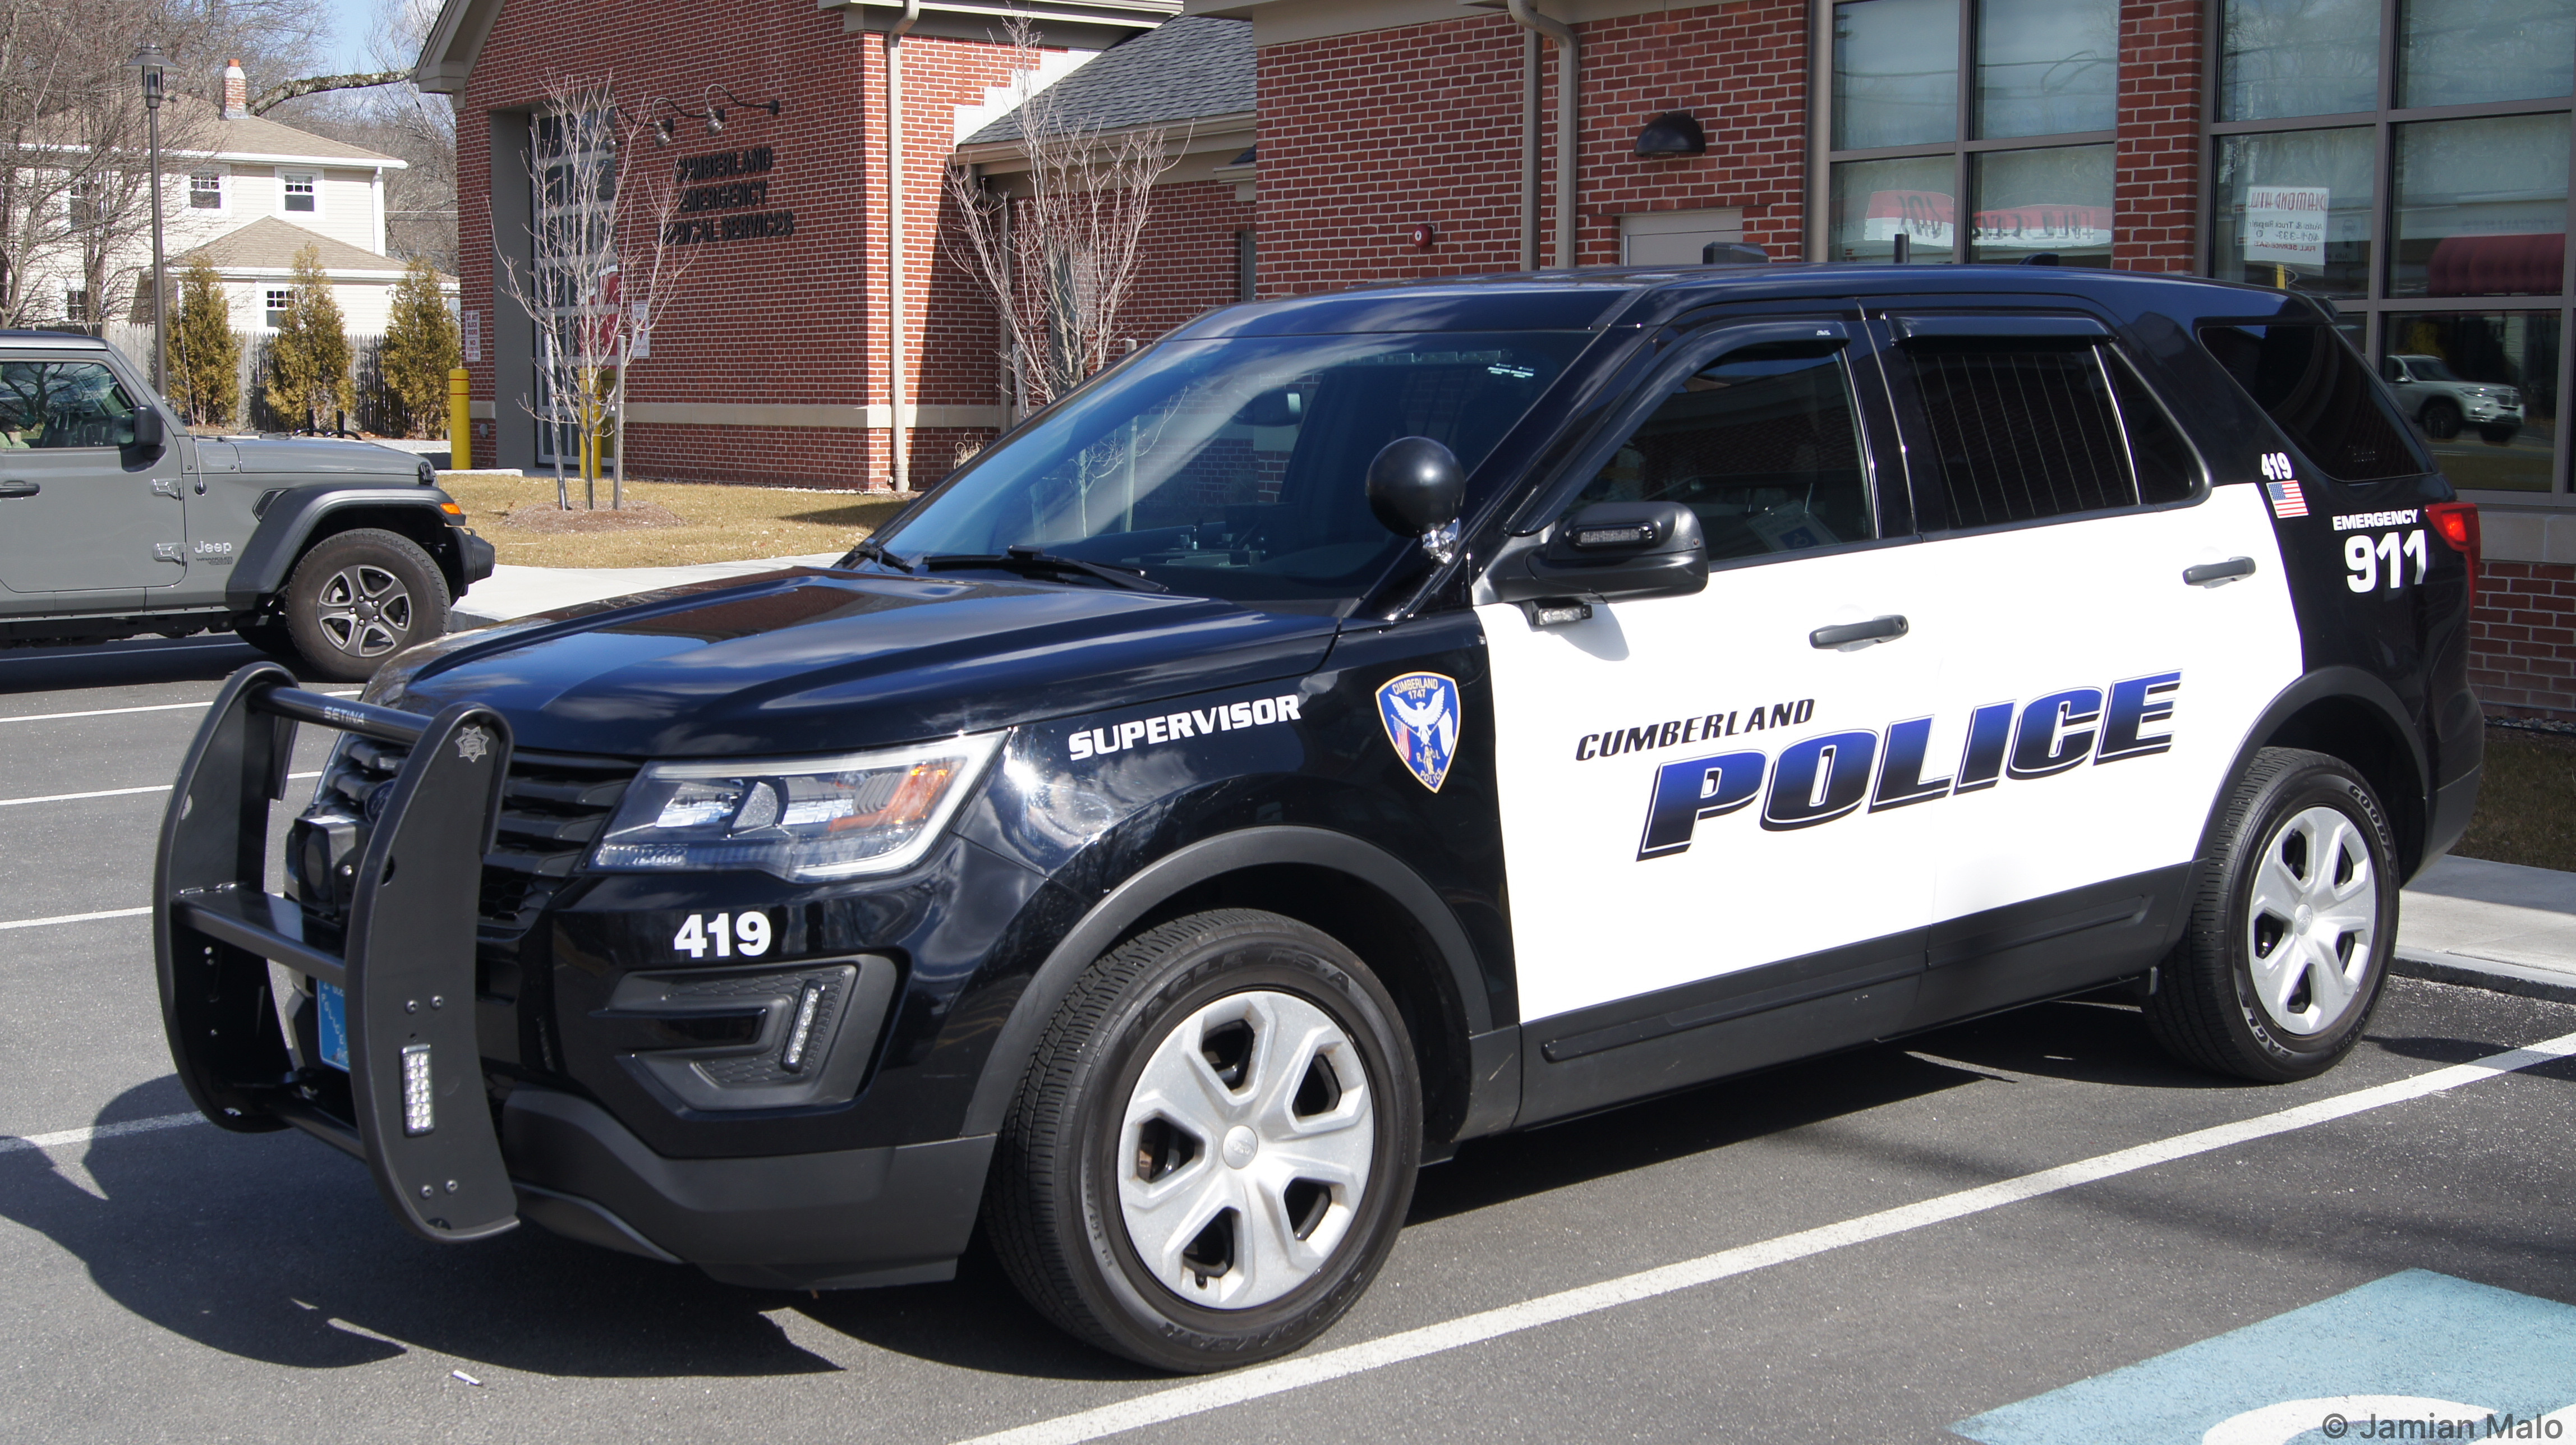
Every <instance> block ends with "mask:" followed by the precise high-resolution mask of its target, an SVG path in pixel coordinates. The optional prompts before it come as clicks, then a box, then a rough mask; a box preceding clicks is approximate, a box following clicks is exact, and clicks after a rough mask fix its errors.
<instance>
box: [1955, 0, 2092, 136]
mask: <svg viewBox="0 0 2576 1445" xmlns="http://www.w3.org/2000/svg"><path fill="white" fill-rule="evenodd" d="M1979 10H1980V12H1981V13H1980V15H1979V23H1978V25H1977V134H1978V135H1979V136H1980V137H1982V138H1985V139H1988V140H1994V139H1999V138H2002V137H2005V136H2024V135H2064V134H2066V133H2068V132H2071V131H2084V130H2109V129H2110V128H2111V126H2112V123H2113V121H2114V120H2115V119H2116V117H2117V113H2118V109H2119V79H2120V16H2119V12H2118V11H2117V10H2116V9H2115V8H2113V7H2112V6H2110V5H2105V4H2083V3H2077V4H2069V3H2067V0H1986V3H1985V4H1984V5H1982V6H1980V7H1979Z"/></svg>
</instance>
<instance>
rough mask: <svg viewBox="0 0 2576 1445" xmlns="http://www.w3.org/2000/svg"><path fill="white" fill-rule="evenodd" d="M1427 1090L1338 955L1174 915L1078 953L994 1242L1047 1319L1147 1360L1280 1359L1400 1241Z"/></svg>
mask: <svg viewBox="0 0 2576 1445" xmlns="http://www.w3.org/2000/svg"><path fill="white" fill-rule="evenodd" d="M1421 1097H1422V1090H1421V1083H1420V1079H1419V1076H1418V1074H1417V1072H1416V1069H1415V1065H1414V1060H1413V1046H1412V1041H1411V1039H1410V1037H1409V1036H1408V1035H1407V1034H1406V1032H1405V1028H1404V1024H1403V1021H1402V1019H1401V1017H1400V1016H1399V1014H1398V1013H1397V1011H1396V1007H1395V1004H1394V1001H1393V1000H1392V999H1390V998H1389V997H1388V996H1387V993H1386V990H1385V989H1384V988H1383V987H1382V986H1381V985H1380V984H1379V983H1378V981H1377V980H1376V979H1375V978H1374V977H1372V976H1371V975H1370V974H1369V971H1368V969H1367V967H1366V966H1365V965H1363V964H1362V963H1361V962H1360V961H1359V959H1358V958H1357V957H1355V956H1354V955H1353V954H1352V953H1351V951H1350V950H1349V949H1347V948H1344V947H1343V946H1342V945H1341V944H1339V943H1337V942H1335V941H1334V940H1333V939H1332V938H1330V937H1328V936H1326V935H1325V934H1323V933H1321V932H1319V931H1317V930H1315V929H1313V928H1309V927H1307V926H1306V925H1305V924H1302V923H1298V922H1296V921H1295V920H1293V919H1288V918H1282V917H1280V916H1278V915H1277V914H1272V913H1256V912H1251V911H1248V910H1241V909H1229V910H1224V911H1220V912H1210V913H1199V914H1193V915H1190V916H1188V917H1185V918H1180V919H1176V920H1174V921H1172V922H1170V923H1166V924H1164V925H1162V926H1161V927H1158V928H1155V929H1152V930H1150V931H1148V932H1145V933H1142V934H1139V935H1138V936H1136V937H1135V938H1132V939H1130V940H1128V941H1127V942H1126V943H1124V944H1121V945H1120V946H1119V947H1118V948H1116V949H1115V950H1113V951H1111V952H1110V953H1108V954H1107V955H1105V956H1103V957H1102V958H1100V959H1099V960H1098V961H1097V962H1095V963H1093V964H1092V965H1091V967H1090V968H1089V969H1088V970H1087V971H1086V972H1085V973H1084V974H1083V975H1082V977H1081V978H1080V979H1079V980H1077V981H1076V982H1075V984H1074V986H1073V989H1072V991H1071V992H1070V993H1069V994H1067V996H1066V998H1065V1001H1064V1004H1063V1006H1062V1007H1061V1008H1059V1009H1058V1010H1057V1012H1056V1016H1055V1018H1054V1020H1053V1021H1052V1022H1050V1023H1049V1024H1048V1026H1047V1030H1046V1033H1045V1035H1044V1037H1043V1038H1041V1039H1040V1041H1039V1043H1038V1047H1037V1051H1036V1053H1035V1055H1034V1056H1033V1057H1032V1058H1031V1059H1030V1061H1029V1066H1028V1072H1027V1073H1026V1075H1024V1076H1023V1079H1022V1082H1021V1085H1020V1092H1019V1097H1018V1099H1017V1100H1016V1102H1015V1103H1014V1104H1013V1106H1012V1109H1011V1113H1010V1115H1009V1117H1008V1119H1007V1120H1006V1121H1005V1122H1004V1124H1003V1126H1002V1131H1001V1138H1000V1140H999V1141H998V1145H997V1147H996V1150H995V1155H994V1161H993V1172H992V1175H991V1177H990V1180H989V1182H988V1184H987V1186H986V1194H985V1210H986V1221H987V1230H988V1233H989V1236H990V1238H991V1240H992V1242H993V1247H994V1252H995V1254H996V1255H997V1256H998V1257H999V1258H1000V1261H1001V1263H1002V1267H1003V1269H1004V1271H1005V1272H1006V1273H1007V1274H1008V1275H1009V1276H1010V1278H1011V1281H1012V1283H1013V1284H1015V1285H1016V1286H1018V1288H1019V1290H1020V1293H1021V1294H1023V1295H1025V1296H1027V1298H1028V1300H1029V1303H1030V1304H1032V1305H1034V1306H1035V1307H1036V1308H1037V1310H1038V1312H1039V1313H1041V1314H1043V1315H1045V1316H1046V1317H1047V1318H1048V1319H1049V1320H1051V1321H1052V1322H1054V1323H1055V1324H1056V1325H1057V1326H1058V1327H1059V1328H1062V1329H1063V1330H1065V1331H1066V1332H1068V1333H1070V1334H1072V1335H1074V1336H1076V1337H1077V1338H1080V1339H1083V1340H1087V1341H1089V1342H1090V1343H1092V1344H1095V1345H1098V1346H1099V1347H1101V1348H1102V1349H1105V1350H1110V1351H1113V1352H1115V1353H1117V1354H1121V1355H1124V1356H1126V1357H1127V1358H1129V1359H1132V1360H1136V1361H1139V1362H1141V1363H1143V1364H1147V1365H1151V1366H1154V1367H1156V1368H1158V1369H1165V1370H1172V1371H1176V1372H1182V1373H1196V1372H1200V1371H1206V1370H1218V1369H1225V1368H1229V1367H1232V1366H1236V1365H1247V1364H1252V1363H1254V1362H1256V1361H1259V1360H1266V1359H1270V1358H1273V1357H1275V1356H1278V1355H1283V1354H1286V1353H1288V1352H1289V1351H1291V1350H1294V1349H1297V1348H1298V1347H1300V1346H1302V1345H1304V1344H1306V1343H1307V1342H1308V1341H1310V1340H1312V1339H1314V1338H1315V1337H1316V1336H1317V1335H1319V1334H1322V1333H1323V1332H1324V1331H1325V1330H1326V1329H1327V1328H1329V1327H1330V1326H1331V1325H1332V1323H1333V1322H1334V1321H1335V1320H1337V1319H1339V1318H1341V1316H1342V1313H1343V1312H1344V1311H1345V1310H1348V1309H1349V1308H1350V1307H1351V1305H1352V1303H1353V1302H1354V1301H1356V1300H1357V1299H1358V1298H1359V1297H1360V1294H1361V1293H1362V1292H1363V1291H1364V1290H1366V1289H1367V1288H1368V1285H1369V1281H1370V1280H1372V1279H1374V1278H1375V1277H1376V1275H1377V1271H1378V1267H1379V1266H1380V1265H1381V1264H1383V1263H1384V1262H1385V1260H1386V1256H1387V1253H1388V1251H1389V1250H1391V1249H1392V1248H1393V1247H1394V1245H1395V1236H1396V1232H1397V1230H1398V1229H1399V1228H1400V1227H1401V1226H1402V1224H1403V1221H1404V1215H1405V1210H1406V1209H1407V1207H1408V1206H1409V1205H1410V1204H1411V1202H1412V1197H1413V1181H1414V1173H1415V1171H1416V1169H1417V1168H1418V1167H1419V1165H1420V1161H1421V1155H1422V1138H1421V1135H1422V1123H1421V1120H1422V1105H1421ZM1292 1158H1293V1159H1295V1160H1296V1161H1297V1163H1296V1164H1295V1165H1294V1166H1292V1165H1291V1164H1290V1162H1289V1161H1290V1160H1291V1159H1292ZM1167 1211H1168V1212H1167Z"/></svg>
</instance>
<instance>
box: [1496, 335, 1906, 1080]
mask: <svg viewBox="0 0 2576 1445" xmlns="http://www.w3.org/2000/svg"><path fill="white" fill-rule="evenodd" d="M1672 350H1673V353H1674V354H1673V357H1672V360H1671V362H1670V364H1668V365H1667V366H1666V367H1665V368H1664V369H1663V370H1662V371H1661V372H1660V373H1658V374H1657V376H1656V378H1655V380H1654V381H1653V382H1651V383H1650V384H1649V385H1648V386H1647V387H1645V388H1643V389H1642V392H1641V394H1640V395H1639V397H1638V398H1637V400H1636V401H1635V402H1634V403H1632V405H1631V409H1630V412H1629V414H1628V416H1627V418H1626V419H1625V421H1624V422H1622V423H1619V424H1616V425H1614V426H1613V427H1611V428H1610V429H1609V431H1610V433H1611V435H1612V439H1611V440H1610V441H1608V442H1606V443H1605V444H1603V445H1601V446H1599V447H1598V448H1597V449H1596V450H1595V451H1594V452H1593V453H1592V454H1591V455H1590V456H1589V457H1588V458H1587V459H1586V460H1585V461H1584V462H1583V463H1581V464H1579V466H1578V469H1577V470H1578V474H1579V475H1583V476H1585V478H1586V480H1585V482H1584V484H1583V485H1582V487H1581V488H1580V490H1579V492H1578V493H1577V495H1576V496H1575V497H1574V498H1573V499H1572V500H1571V501H1570V502H1569V503H1568V504H1567V505H1566V506H1565V507H1564V508H1562V509H1560V511H1559V514H1558V516H1559V519H1560V520H1561V519H1562V517H1564V516H1565V515H1568V514H1570V513H1572V512H1573V511H1576V510H1579V509H1580V508H1581V507H1583V506H1585V505H1587V504H1590V503H1594V502H1617V501H1629V502H1633V501H1679V502H1682V503H1684V504H1686V505H1688V506H1689V507H1690V508H1691V509H1692V510H1693V511H1694V512H1696V513H1697V514H1698V515H1699V518H1700V522H1701V527H1702V530H1703V532H1704V534H1705V535H1706V537H1707V539H1708V547H1709V552H1710V575H1709V579H1708V586H1707V588H1706V590H1705V591H1702V592H1699V593H1697V594H1695V595H1688V596H1667V597H1653V598H1641V599H1630V600H1614V601H1608V602H1595V603H1594V604H1593V606H1592V611H1591V615H1590V617H1589V618H1588V619H1585V620H1582V621H1578V622H1572V623H1569V624H1560V625H1548V626H1544V627H1542V626H1539V625H1536V624H1535V623H1534V621H1533V618H1534V616H1535V615H1536V614H1535V612H1534V611H1533V610H1531V609H1529V608H1528V607H1526V606H1524V605H1515V604H1504V603H1489V604H1486V605H1483V606H1480V607H1479V608H1478V609H1477V611H1478V613H1479V615H1480V617H1481V618H1482V620H1483V622H1484V630H1485V635H1486V639H1487V646H1488V648H1489V650H1490V652H1491V655H1492V659H1493V677H1494V687H1495V731H1496V734H1497V742H1496V746H1497V750H1498V756H1497V764H1498V769H1499V772H1500V775H1501V779H1502V792H1501V811H1502V825H1503V839H1504V853H1505V858H1506V870H1507V879H1508V884H1509V888H1510V896H1511V918H1512V933H1513V943H1514V949H1515V957H1516V960H1517V965H1518V975H1519V977H1518V981H1519V988H1520V1004H1521V1016H1522V1018H1523V1020H1524V1022H1525V1023H1527V1024H1528V1025H1529V1035H1528V1037H1529V1042H1530V1043H1531V1044H1532V1045H1533V1046H1535V1047H1536V1049H1537V1056H1536V1057H1532V1058H1529V1060H1528V1063H1527V1067H1528V1068H1529V1069H1530V1071H1531V1073H1530V1075H1529V1076H1528V1077H1529V1082H1528V1084H1527V1094H1526V1097H1525V1104H1524V1109H1523V1114H1522V1118H1523V1121H1524V1122H1528V1121H1531V1120H1534V1119H1537V1118H1544V1117H1549V1116H1551V1115H1554V1114H1559V1113H1567V1112H1573V1111H1574V1110H1576V1109H1579V1108H1584V1107H1596V1106H1598V1105H1599V1104H1603V1103H1608V1102H1612V1101H1614V1100H1615V1099H1617V1098H1620V1097H1628V1096H1632V1095H1634V1094H1636V1093H1643V1092H1652V1091H1653V1090H1654V1089H1657V1088H1670V1087H1675V1086H1678V1085H1680V1084H1684V1083H1689V1082H1693V1081H1695V1080H1696V1079H1700V1078H1708V1077H1714V1076H1715V1075H1717V1074H1720V1073H1726V1072H1732V1071H1734V1070H1736V1069H1738V1068H1744V1067H1752V1066H1756V1065H1758V1064H1760V1063H1764V1062H1770V1061H1773V1060H1774V1059H1777V1058H1786V1057H1793V1056H1795V1055H1797V1054H1800V1053H1806V1052H1813V1051H1815V1050H1816V1049H1819V1048H1828V1047H1833V1046H1834V1045H1835V1044H1837V1043H1845V1042H1850V1041H1852V1040H1853V1039H1857V1038H1866V1037H1869V1036H1871V1035H1872V1034H1873V1033H1874V1032H1879V1031H1884V1028H1885V1027H1886V1026H1890V1025H1892V1024H1893V1022H1894V1021H1895V1020H1896V1019H1897V1018H1898V1017H1901V1015H1902V1012H1903V1010H1904V1008H1905V1006H1906V1004H1907V1003H1908V1001H1909V1000H1910V996H1911V989H1912V987H1913V982H1914V979H1915V976H1916V975H1917V974H1919V972H1920V971H1921V967H1922V940H1923V932H1924V928H1925V925H1926V923H1927V922H1928V920H1929V916H1930V908H1931V901H1932V886H1933V877H1934V875H1933V870H1932V868H1931V866H1930V862H1929V860H1930V859H1931V858H1932V857H1933V856H1935V854H1936V852H1937V846H1938V842H1937V839H1936V837H1935V836H1934V825H1935V824H1936V823H1937V821H1938V820H1937V818H1936V817H1932V816H1927V810H1921V809H1912V808H1907V807H1905V806H1904V805H1905V804H1906V803H1907V802H1909V801H1911V796H1910V794H1909V788H1908V782H1907V780H1908V779H1919V777H1920V776H1921V775H1922V774H1926V773H1937V772H1938V771H1940V768H1941V765H1942V760H1940V759H1938V758H1927V757H1926V756H1925V737H1926V733H1927V730H1928V729H1927V724H1926V723H1925V721H1924V714H1926V713H1927V712H1928V711H1929V709H1928V708H1927V707H1926V706H1925V704H1924V699H1925V698H1926V697H1927V696H1928V694H1929V691H1930V687H1931V685H1932V683H1933V681H1934V679H1935V675H1936V671H1937V659H1936V658H1935V657H1934V656H1933V654H1932V652H1931V651H1930V649H1929V648H1927V646H1926V645H1925V642H1924V640H1923V639H1921V638H1916V637H1908V636H1905V635H1902V628H1903V624H1901V623H1886V622H1881V621H1880V620H1881V619H1896V618H1903V617H1904V616H1905V615H1906V614H1907V613H1908V612H1909V611H1919V610H1921V609H1922V608H1923V606H1924V605H1925V604H1926V602H1927V601H1928V600H1929V599H1930V598H1931V596H1932V595H1933V594H1934V591H1935V589H1937V588H1938V587H1939V586H1940V585H1941V582H1940V579H1938V578H1937V577H1935V576H1934V575H1933V574H1932V572H1931V569H1930V568H1929V566H1928V565H1927V564H1926V562H1925V560H1924V558H1923V548H1922V547H1921V546H1920V545H1919V544H1918V543H1917V542H1916V541H1915V540H1914V538H1913V536H1912V522H1911V516H1912V513H1911V507H1910V503H1909V501H1908V498H1907V495H1906V491H1905V486H1904V482H1903V479H1902V474H1901V471H1900V470H1899V468H1898V465H1897V463H1896V461H1895V459H1896V457H1897V456H1898V453H1897V450H1896V448H1895V447H1894V445H1893V444H1892V437H1893V433H1892V430H1891V427H1890V423H1889V421H1888V416H1887V411H1886V402H1885V397H1884V394H1883V392H1882V391H1881V389H1880V387H1879V385H1878V382H1877V376H1878V369H1877V365H1876V361H1875V358H1874V356H1872V355H1871V354H1870V352H1869V349H1868V343H1867V338H1866V336H1865V334H1864V333H1863V332H1862V330H1861V328H1860V327H1859V326H1858V325H1857V324H1855V321H1854V318H1850V317H1846V316H1840V315H1833V316H1819V317H1816V318H1813V319H1812V320H1809V319H1798V320H1794V321H1790V320H1777V319H1769V318H1766V319H1764V320H1763V321H1761V322H1758V323H1753V324H1736V325H1719V326H1713V327H1710V328H1708V329H1707V330H1705V331H1703V332H1701V333H1699V334H1696V335H1693V336H1690V337H1688V338H1686V339H1685V340H1684V341H1683V342H1682V343H1680V344H1678V345H1677V346H1675V347H1674V348H1672ZM1853 624H1860V625H1861V626H1860V628H1859V630H1862V631H1878V632H1882V633H1887V634H1891V635H1890V636H1888V637H1887V638H1886V639H1885V640H1877V641H1870V640H1860V641H1850V640H1843V639H1837V638H1836V637H1835V636H1834V635H1833V634H1831V633H1827V634H1825V635H1824V636H1822V637H1819V636H1818V633H1819V630H1820V629H1828V628H1834V627H1849V626H1851V625H1853ZM1872 624H1876V625H1875V626H1873V625H1872ZM1928 811H1929V812H1931V813H1937V811H1938V810H1928ZM1729 1023H1734V1024H1736V1025H1737V1026H1736V1027H1732V1028H1730V1027H1721V1025H1727V1024H1729ZM1828 1036H1830V1038H1828Z"/></svg>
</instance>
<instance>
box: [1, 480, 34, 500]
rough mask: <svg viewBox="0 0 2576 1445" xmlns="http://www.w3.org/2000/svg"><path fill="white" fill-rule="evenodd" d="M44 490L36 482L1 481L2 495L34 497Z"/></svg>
mask: <svg viewBox="0 0 2576 1445" xmlns="http://www.w3.org/2000/svg"><path fill="white" fill-rule="evenodd" d="M43 490H44V488H42V487H40V486H37V485H36V484H35V483H34V482H0V497H32V496H34V495H36V493H38V492H41V491H43Z"/></svg>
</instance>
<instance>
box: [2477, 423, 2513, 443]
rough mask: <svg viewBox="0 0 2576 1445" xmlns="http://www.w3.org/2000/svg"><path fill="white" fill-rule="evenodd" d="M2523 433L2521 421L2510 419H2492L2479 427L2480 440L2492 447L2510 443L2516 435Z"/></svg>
mask: <svg viewBox="0 0 2576 1445" xmlns="http://www.w3.org/2000/svg"><path fill="white" fill-rule="evenodd" d="M2521 434H2522V427H2521V425H2520V424H2519V423H2516V422H2509V421H2491V422H2488V423H2487V424H2486V425H2484V426H2482V427H2479V428H2478V440H2480V441H2482V442H2485V443H2486V444H2487V445H2488V446H2491V447H2500V446H2506V445H2509V444H2510V443H2511V442H2512V441H2513V439H2514V438H2515V437H2517V436H2519V435H2521Z"/></svg>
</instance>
